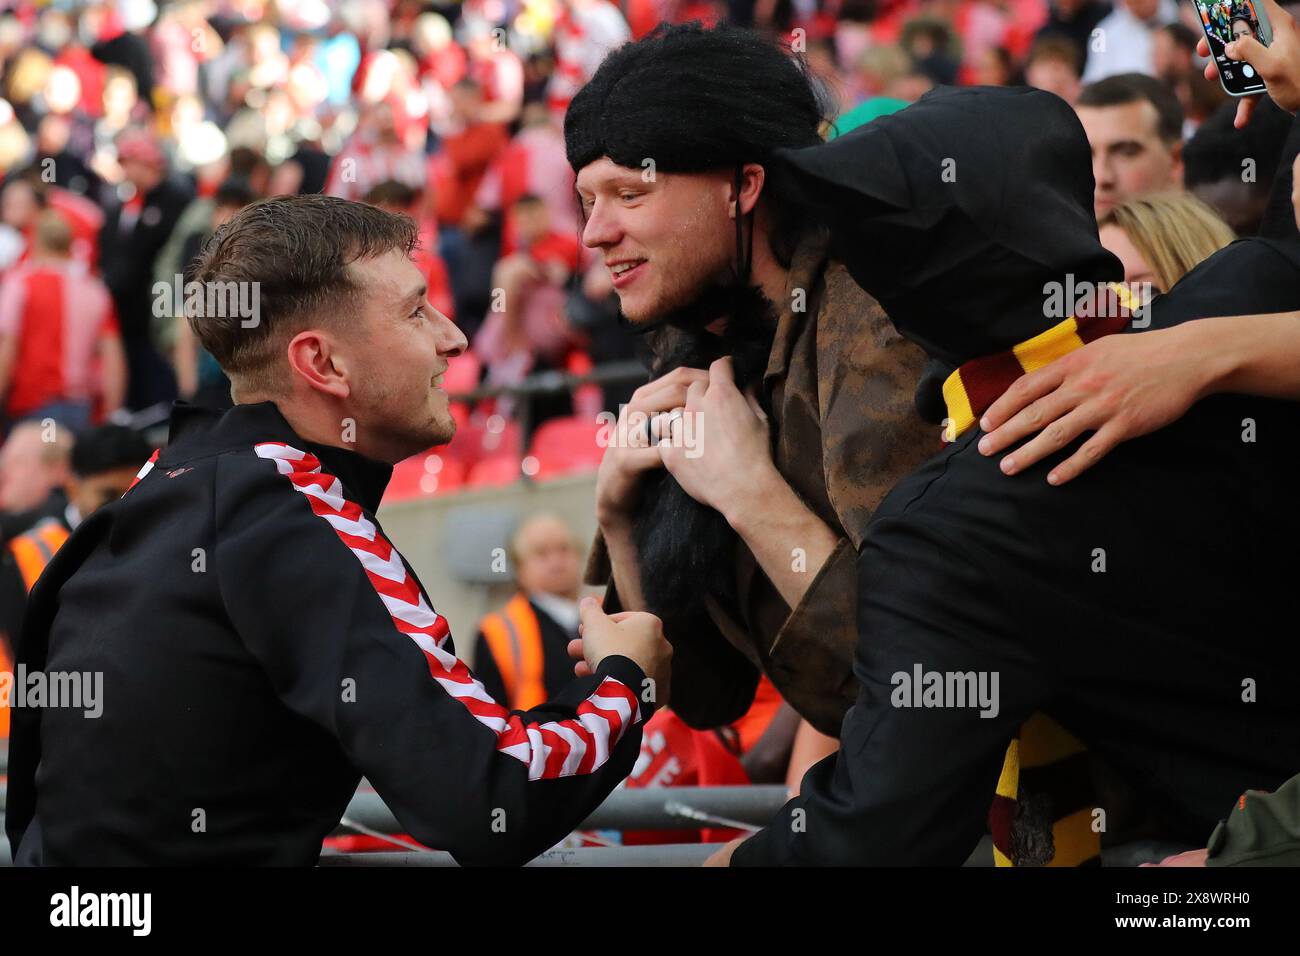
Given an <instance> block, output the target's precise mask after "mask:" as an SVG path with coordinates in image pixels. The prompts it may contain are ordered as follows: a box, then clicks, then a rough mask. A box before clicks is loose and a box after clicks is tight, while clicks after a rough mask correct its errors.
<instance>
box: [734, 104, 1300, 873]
mask: <svg viewBox="0 0 1300 956" xmlns="http://www.w3.org/2000/svg"><path fill="white" fill-rule="evenodd" d="M788 155H789V156H790V159H791V162H792V163H793V164H794V165H795V168H796V169H797V171H798V172H799V174H800V175H801V176H802V177H803V178H804V179H805V181H806V182H805V185H806V186H807V188H808V191H809V194H810V196H814V197H816V201H817V202H818V203H819V205H820V206H822V207H824V208H825V209H827V210H828V217H829V218H831V219H832V222H833V228H834V230H835V233H836V235H835V239H836V242H837V243H838V246H839V248H840V250H841V252H842V254H843V256H844V259H845V263H846V265H847V267H848V268H849V270H850V272H851V273H852V274H853V276H854V278H855V279H856V280H857V281H859V282H860V283H861V284H862V285H863V287H864V288H866V289H867V291H869V292H871V293H872V294H873V295H875V296H877V297H878V298H879V299H880V301H881V302H882V303H883V304H884V305H885V306H886V308H887V309H888V311H889V315H890V318H891V320H892V321H893V322H894V325H895V326H896V327H897V328H898V329H899V331H900V332H902V333H903V334H904V335H905V336H907V337H909V338H912V339H913V340H914V341H916V342H917V343H918V344H920V345H922V346H923V347H924V348H925V349H926V351H927V353H928V354H929V356H930V358H931V364H932V365H934V366H935V367H936V368H937V369H938V370H939V372H940V373H941V374H938V375H936V376H933V377H932V379H931V381H929V382H926V381H923V382H922V384H921V388H920V396H919V397H920V399H921V404H922V405H923V406H924V405H926V404H930V405H933V404H935V401H934V400H935V399H938V398H939V397H938V395H937V389H936V388H934V387H933V386H935V385H937V383H938V382H941V381H942V377H943V376H945V375H946V374H947V373H948V372H950V371H951V370H952V369H953V368H955V367H956V366H958V365H960V364H961V363H962V362H964V361H966V360H968V359H970V358H974V357H976V356H979V355H986V354H993V353H996V352H999V351H1002V350H1005V349H1007V348H1009V347H1010V346H1011V345H1012V344H1014V343H1016V342H1019V341H1023V340H1025V339H1028V338H1030V337H1031V336H1033V335H1035V334H1037V333H1039V332H1042V331H1043V330H1045V329H1046V328H1048V327H1049V326H1051V325H1052V324H1054V321H1053V320H1052V319H1051V318H1049V317H1048V315H1047V314H1046V312H1045V310H1044V300H1045V295H1046V293H1047V289H1046V287H1045V285H1044V284H1045V283H1047V282H1051V281H1056V282H1064V281H1065V280H1066V278H1067V276H1074V277H1077V278H1079V279H1087V280H1089V281H1094V282H1095V281H1102V280H1107V279H1112V278H1117V277H1118V272H1119V270H1118V263H1116V262H1115V261H1114V260H1113V259H1112V258H1111V257H1110V256H1109V254H1108V253H1106V252H1105V251H1104V250H1103V249H1102V248H1101V246H1100V245H1099V243H1098V240H1097V232H1096V225H1095V222H1094V221H1093V219H1092V214H1091V212H1090V209H1091V197H1092V178H1091V175H1090V173H1089V171H1088V170H1089V165H1088V145H1087V141H1086V139H1084V137H1083V133H1082V129H1081V127H1080V126H1079V122H1078V119H1077V118H1076V117H1075V116H1074V114H1073V112H1072V111H1071V110H1070V109H1069V107H1068V106H1067V105H1066V104H1065V103H1064V102H1063V101H1062V100H1060V99H1058V98H1057V97H1055V96H1052V95H1050V94H1047V93H1042V92H1041V91H1030V90H997V91H993V90H960V91H939V92H938V93H934V94H930V95H929V96H927V97H925V98H923V99H922V100H921V101H920V102H918V103H917V104H915V105H914V106H912V107H909V108H908V109H906V110H903V111H902V112H900V113H896V114H894V115H893V116H889V117H885V118H884V119H881V120H877V121H876V122H874V123H871V124H868V125H867V126H865V127H862V128H861V129H859V130H856V131H854V132H852V133H850V134H848V135H846V136H843V137H840V138H838V139H836V140H834V141H833V142H831V143H829V144H827V145H826V146H824V147H813V148H811V149H808V150H803V151H798V152H793V153H790V154H788ZM948 160H953V163H952V164H949V163H948ZM945 170H953V171H954V175H952V176H947V177H945V176H944V171H945ZM873 236H875V237H878V238H877V240H876V241H874V242H873V241H872V240H873ZM1296 309H1300V243H1298V242H1296V241H1295V240H1291V241H1287V242H1281V241H1269V240H1262V239H1249V240H1241V241H1239V242H1236V243H1234V244H1232V245H1231V246H1229V247H1228V248H1226V249H1223V250H1220V251H1219V252H1218V253H1216V254H1215V255H1213V256H1211V257H1210V258H1209V259H1207V260H1206V261H1205V262H1203V263H1202V264H1201V265H1200V266H1198V267H1197V268H1196V269H1194V270H1193V271H1192V272H1190V273H1188V275H1186V276H1185V277H1184V278H1183V279H1182V281H1180V282H1179V283H1178V284H1177V285H1175V286H1174V288H1173V289H1171V290H1170V291H1169V293H1168V294H1167V295H1164V296H1161V297H1159V298H1157V299H1156V300H1155V302H1154V304H1153V305H1152V306H1151V309H1150V314H1149V316H1148V318H1149V321H1150V326H1151V328H1154V329H1158V328H1168V327H1170V326H1173V325H1177V324H1179V323H1181V322H1186V321H1194V320H1197V319H1201V318H1205V317H1208V316H1222V315H1248V314H1256V313H1274V312H1286V311H1292V310H1296ZM1134 334H1141V332H1140V331H1139V332H1135V333H1134ZM926 392H932V393H933V394H931V395H930V401H929V402H928V403H927V402H926V400H925V399H926V394H925V393H926ZM938 404H939V407H940V408H942V402H941V400H939V402H938ZM1298 433H1300V403H1297V402H1286V401H1280V400H1276V399H1267V398H1258V397H1253V396H1243V395H1217V396H1214V397H1211V398H1208V399H1206V400H1204V401H1202V402H1199V403H1197V404H1196V405H1195V406H1194V407H1193V408H1192V409H1191V410H1190V411H1189V412H1188V413H1187V414H1186V415H1185V416H1183V418H1182V419H1180V420H1179V421H1178V422H1175V423H1174V424H1172V425H1170V426H1169V427H1167V428H1163V429H1160V430H1159V431H1156V432H1154V433H1152V434H1150V435H1146V436H1143V437H1141V438H1138V439H1135V440H1133V441H1129V442H1124V443H1123V444H1121V445H1120V446H1118V447H1117V448H1115V449H1114V450H1113V451H1112V452H1111V453H1110V454H1109V455H1107V457H1106V458H1105V460H1104V461H1102V462H1100V463H1099V464H1098V465H1097V466H1096V467H1095V468H1092V469H1090V470H1089V471H1088V472H1087V473H1085V474H1083V475H1081V476H1079V477H1078V478H1076V479H1074V480H1073V481H1071V482H1069V483H1068V484H1066V485H1064V486H1062V487H1059V488H1053V487H1051V486H1049V485H1048V484H1047V482H1046V477H1047V473H1048V471H1050V469H1051V468H1052V466H1053V465H1055V464H1056V463H1057V462H1058V461H1060V460H1062V458H1064V457H1066V456H1068V455H1070V454H1071V453H1073V452H1074V451H1076V450H1077V449H1078V447H1079V446H1080V444H1082V441H1083V439H1079V440H1076V441H1075V442H1072V443H1071V444H1070V445H1068V446H1067V447H1066V448H1065V449H1063V450H1062V451H1061V452H1060V453H1058V454H1057V455H1053V456H1050V457H1049V458H1048V459H1047V460H1045V461H1042V462H1039V463H1038V464H1037V465H1035V466H1033V467H1031V468H1028V469H1026V470H1025V471H1024V472H1022V473H1020V474H1017V475H1016V476H1015V477H1011V478H1008V477H1007V476H1005V475H1003V474H1002V473H1001V471H1000V470H999V467H998V462H999V459H1000V458H1001V456H1000V455H999V456H984V455H981V454H980V453H979V451H978V448H977V447H976V443H977V442H978V440H979V438H980V432H979V429H978V428H971V429H970V430H969V431H968V432H967V433H966V434H964V435H962V436H961V437H960V438H958V439H957V441H955V442H954V443H952V444H951V445H950V446H949V447H948V448H947V449H946V450H945V451H944V452H942V453H941V454H939V455H937V456H936V457H935V458H933V459H931V460H930V461H929V462H927V463H926V464H925V465H923V466H922V467H921V468H920V469H918V470H917V471H916V472H914V473H913V474H911V475H910V476H908V477H907V478H904V479H903V480H902V481H901V482H899V484H898V485H896V486H895V487H894V489H893V491H891V492H890V494H889V495H888V496H887V497H886V498H885V500H884V501H883V502H882V504H881V506H880V508H879V509H878V510H877V511H876V513H875V514H874V515H873V517H872V522H871V524H870V526H869V527H868V529H867V533H866V536H865V539H864V540H863V542H862V547H861V549H860V552H859V556H858V576H859V591H858V633H859V644H858V649H857V655H856V659H855V662H854V672H855V674H856V676H857V678H858V682H859V684H860V685H861V690H860V693H859V696H858V700H857V702H856V703H855V705H854V706H853V708H852V709H850V711H849V712H848V715H847V716H846V717H845V720H844V725H843V728H842V730H841V738H840V742H841V747H840V752H839V754H838V755H836V756H834V757H830V758H827V759H826V760H824V761H822V762H821V763H819V764H817V765H816V766H814V767H813V768H812V769H811V770H810V771H809V773H808V776H807V777H806V778H805V779H804V781H803V785H802V787H801V790H800V795H799V796H798V797H796V798H795V799H794V800H792V801H791V802H790V803H789V804H787V805H786V807H785V808H784V809H783V810H782V811H781V813H780V814H778V816H777V817H776V818H775V819H774V820H773V822H772V823H771V824H770V825H769V826H768V827H767V828H766V829H764V830H763V831H761V832H760V833H758V834H756V835H755V836H754V837H752V838H750V839H749V840H747V841H746V842H745V843H744V844H742V845H741V846H740V847H739V848H738V849H737V851H736V852H735V854H734V856H733V857H732V862H733V864H741V865H744V864H787V863H804V864H807V863H822V864H826V863H851V864H885V865H900V864H959V863H961V862H962V861H963V860H965V859H966V857H967V855H968V854H969V853H970V851H971V849H972V848H973V847H974V845H975V844H976V842H977V841H978V840H979V838H980V835H981V834H982V833H983V832H984V828H985V821H986V818H987V814H988V809H989V802H990V799H991V797H992V794H993V793H994V789H995V786H996V784H997V781H998V777H999V772H1000V770H1001V769H1002V765H1003V756H1004V754H1005V751H1006V747H1007V743H1008V741H1009V740H1010V739H1011V738H1012V737H1013V736H1014V735H1015V733H1016V729H1017V728H1018V727H1019V726H1020V725H1021V724H1022V723H1023V722H1024V721H1025V719H1026V718H1027V717H1029V715H1030V714H1032V713H1034V712H1036V711H1042V712H1045V713H1047V714H1049V715H1050V716H1052V717H1054V718H1055V719H1056V720H1058V721H1059V722H1060V723H1061V724H1063V725H1064V726H1065V727H1066V729H1068V730H1069V731H1070V732H1071V733H1073V734H1074V735H1075V736H1077V737H1079V738H1080V739H1081V740H1083V741H1084V742H1085V743H1086V744H1087V746H1088V747H1089V748H1090V749H1092V750H1093V751H1095V752H1096V753H1098V754H1099V755H1101V756H1102V757H1103V758H1104V759H1106V760H1107V761H1108V762H1109V763H1110V764H1111V765H1112V766H1113V767H1114V768H1115V769H1116V770H1118V771H1119V772H1120V773H1121V775H1122V776H1123V777H1124V779H1126V780H1128V781H1130V782H1131V784H1132V785H1133V786H1134V787H1135V789H1136V790H1137V792H1138V795H1139V796H1140V798H1141V799H1142V804H1143V806H1144V807H1147V808H1150V810H1151V812H1152V815H1153V816H1154V817H1155V818H1156V819H1159V820H1160V821H1162V823H1163V825H1164V826H1165V827H1166V829H1167V833H1168V834H1169V836H1170V837H1171V838H1173V839H1178V840H1182V841H1185V842H1186V843H1187V844H1188V845H1201V846H1203V845H1204V841H1205V840H1206V838H1208V837H1209V835H1210V832H1211V830H1212V829H1213V828H1214V826H1215V823H1216V822H1217V821H1218V819H1219V817H1220V816H1221V815H1222V813H1223V810H1224V808H1226V807H1228V806H1230V805H1231V804H1232V802H1233V801H1234V800H1236V798H1237V796H1238V795H1239V794H1240V793H1242V792H1243V791H1244V790H1247V789H1252V788H1254V789H1266V790H1271V789H1274V788H1276V787H1277V786H1279V785H1280V784H1282V783H1283V782H1284V781H1285V780H1286V779H1288V778H1289V777H1291V776H1292V775H1294V773H1295V772H1296V770H1297V769H1300V734H1297V733H1296V727H1297V724H1300V645H1297V642H1296V641H1295V639H1294V637H1293V628H1294V616H1295V615H1294V597H1293V595H1294V587H1295V585H1294V572H1293V563H1294V562H1293V559H1292V557H1291V552H1292V551H1293V549H1294V542H1295V541H1296V540H1297V537H1300V515H1298V514H1297V511H1296V509H1295V507H1294V477H1293V476H1294V475H1295V473H1296V467H1297V464H1300V462H1297V457H1298V456H1300V451H1298V450H1297V444H1296V435H1297V434H1298ZM918 667H919V668H921V669H922V670H923V671H924V672H927V673H936V674H940V675H944V676H949V675H972V676H974V675H982V676H983V677H984V678H987V680H988V682H989V684H990V685H991V683H992V679H993V678H994V677H996V678H997V680H998V685H997V702H996V706H995V707H993V708H989V709H988V710H987V711H986V712H983V713H982V712H981V711H980V710H978V709H976V708H974V707H971V706H969V705H967V706H960V705H959V704H957V703H954V702H953V701H952V700H947V701H941V702H940V705H930V706H921V707H915V706H912V705H911V704H910V703H909V702H908V698H906V697H903V698H902V701H903V702H902V704H900V703H899V701H898V699H896V698H895V694H894V692H895V690H896V688H898V687H900V686H902V680H901V679H900V675H902V677H903V678H906V677H909V676H910V675H912V674H914V673H915V669H916V668H918ZM945 704H946V706H945ZM1052 809H1053V810H1054V811H1055V810H1061V809H1066V810H1069V811H1077V812H1079V813H1083V814H1088V815H1089V819H1090V820H1092V821H1093V822H1094V823H1101V825H1103V826H1104V819H1105V817H1104V815H1096V816H1094V814H1096V811H1098V810H1102V811H1104V810H1107V809H1108V808H1106V807H1104V806H1103V807H1089V806H1084V807H1078V808H1052ZM1053 815H1056V814H1053Z"/></svg>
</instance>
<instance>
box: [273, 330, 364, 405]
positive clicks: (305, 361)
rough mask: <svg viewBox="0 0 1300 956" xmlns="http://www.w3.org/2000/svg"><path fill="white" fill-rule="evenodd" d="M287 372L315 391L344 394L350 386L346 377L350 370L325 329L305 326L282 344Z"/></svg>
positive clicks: (346, 394)
mask: <svg viewBox="0 0 1300 956" xmlns="http://www.w3.org/2000/svg"><path fill="white" fill-rule="evenodd" d="M285 357H286V358H287V359H288V362H289V374H290V376H291V377H292V378H294V379H300V380H302V381H303V382H305V383H306V384H307V386H308V387H309V388H312V389H314V390H316V391H318V392H322V393H324V394H326V395H333V396H334V397H335V398H347V397H348V395H349V394H351V391H352V388H351V385H350V383H349V381H348V373H349V371H350V368H349V363H348V361H347V359H346V357H345V356H344V355H343V354H342V353H341V352H340V351H339V350H338V348H337V343H336V342H335V341H334V339H333V337H332V336H331V335H330V334H329V333H328V332H323V331H321V330H320V329H305V330H303V331H302V332H299V333H298V334H297V335H295V336H294V337H293V338H292V339H290V340H289V344H288V345H287V346H286V347H285Z"/></svg>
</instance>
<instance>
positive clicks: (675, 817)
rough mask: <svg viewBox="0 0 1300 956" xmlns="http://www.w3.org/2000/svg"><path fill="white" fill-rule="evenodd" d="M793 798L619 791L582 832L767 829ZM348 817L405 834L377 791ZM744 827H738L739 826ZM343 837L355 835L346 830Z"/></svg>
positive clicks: (725, 791)
mask: <svg viewBox="0 0 1300 956" xmlns="http://www.w3.org/2000/svg"><path fill="white" fill-rule="evenodd" d="M786 799H787V793H786V789H785V787H783V786H779V785H774V786H743V787H646V788H638V789H635V790H629V789H622V790H615V791H614V792H613V793H611V794H610V795H609V797H608V798H606V800H605V802H604V803H602V804H601V805H600V806H599V807H597V808H596V809H595V810H594V811H593V812H592V814H591V816H589V817H587V819H586V820H584V821H582V823H581V824H579V825H578V827H577V829H579V830H698V829H700V828H701V827H731V828H746V827H761V826H762V825H763V824H765V823H767V822H768V821H769V820H770V819H772V817H773V816H774V815H775V814H776V812H777V811H778V810H780V809H781V807H782V806H784V805H785V802H786ZM343 816H344V818H345V819H347V820H349V821H352V822H354V823H358V824H360V825H361V826H363V827H366V828H367V829H369V830H374V831H377V832H379V833H401V832H403V830H404V829H405V828H404V827H403V826H402V825H401V824H400V823H398V822H397V818H396V817H394V816H393V812H392V811H391V810H389V809H388V807H387V806H385V805H384V801H383V799H382V798H381V797H380V796H379V794H377V793H375V792H374V791H373V790H358V791H357V792H356V794H355V795H353V797H352V802H351V803H349V804H348V809H347V812H346V813H344V815H343ZM737 824H738V825H739V826H738V827H734V826H733V825H737ZM335 832H336V833H338V834H344V833H350V832H353V830H352V828H350V827H347V826H342V825H341V826H340V827H339V829H337V830H336V831H335Z"/></svg>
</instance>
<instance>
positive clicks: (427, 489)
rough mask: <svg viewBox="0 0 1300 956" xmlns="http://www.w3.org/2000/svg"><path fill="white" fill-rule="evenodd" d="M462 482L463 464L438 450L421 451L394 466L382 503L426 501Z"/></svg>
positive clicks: (463, 481)
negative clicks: (415, 499)
mask: <svg viewBox="0 0 1300 956" xmlns="http://www.w3.org/2000/svg"><path fill="white" fill-rule="evenodd" d="M464 483H465V465H464V463H463V462H460V461H458V460H457V459H455V458H451V457H448V456H446V455H443V454H441V453H440V451H439V450H432V451H427V452H421V453H420V454H418V455H412V456H411V457H410V458H407V459H406V460H405V461H399V462H398V463H397V464H396V465H394V466H393V477H392V479H391V480H390V481H389V482H388V487H387V488H386V489H385V490H384V504H392V503H393V502H396V501H409V500H411V499H414V498H427V497H429V496H430V495H435V494H442V493H444V492H447V491H452V490H454V489H456V488H459V487H460V486H461V485H463V484H464Z"/></svg>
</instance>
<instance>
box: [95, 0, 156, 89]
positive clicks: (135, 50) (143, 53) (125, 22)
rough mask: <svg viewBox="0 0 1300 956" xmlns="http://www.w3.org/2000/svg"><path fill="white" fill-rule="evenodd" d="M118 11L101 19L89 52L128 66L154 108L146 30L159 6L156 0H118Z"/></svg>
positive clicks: (118, 64)
mask: <svg viewBox="0 0 1300 956" xmlns="http://www.w3.org/2000/svg"><path fill="white" fill-rule="evenodd" d="M116 12H117V18H116V20H115V21H114V20H110V19H109V18H107V17H105V18H104V20H102V21H101V22H100V23H99V42H98V43H96V44H95V45H94V46H93V47H91V49H90V52H91V53H93V54H94V56H95V59H97V60H99V61H100V62H102V63H108V64H112V65H116V66H120V67H123V68H124V69H127V70H129V71H130V72H131V75H132V76H134V77H135V82H136V89H137V90H139V93H140V99H141V100H142V101H143V102H144V103H145V105H146V106H147V107H149V108H151V109H152V107H153V89H154V84H153V75H154V73H153V71H154V64H153V54H152V53H151V52H150V50H149V42H148V41H147V40H146V39H145V38H144V35H143V34H144V31H145V29H146V28H147V27H148V26H149V25H150V24H151V23H153V21H154V17H156V16H157V15H158V7H157V5H156V4H155V3H154V2H153V0H119V2H118V3H117V4H116Z"/></svg>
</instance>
